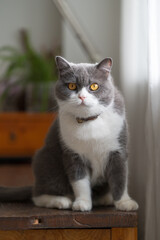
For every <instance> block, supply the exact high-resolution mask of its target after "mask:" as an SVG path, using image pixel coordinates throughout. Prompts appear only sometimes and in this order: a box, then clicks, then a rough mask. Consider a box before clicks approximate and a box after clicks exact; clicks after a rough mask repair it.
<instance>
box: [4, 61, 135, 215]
mask: <svg viewBox="0 0 160 240" xmlns="http://www.w3.org/2000/svg"><path fill="white" fill-rule="evenodd" d="M56 63H57V67H58V70H59V80H58V81H57V84H56V87H55V95H56V99H57V103H58V106H59V114H58V118H57V120H56V121H55V122H54V123H53V125H52V126H51V128H50V130H49V133H48V136H47V138H46V142H45V145H44V147H43V148H41V149H40V150H39V151H38V152H37V153H36V154H35V156H34V161H33V170H34V174H35V185H34V187H24V188H15V189H11V188H7V189H6V188H3V187H1V188H0V200H1V201H2V200H3V201H4V200H11V201H13V200H25V199H27V198H32V200H33V202H34V204H35V205H36V206H39V207H47V208H59V209H69V208H72V209H73V210H78V211H89V210H91V209H92V206H93V205H94V204H95V205H111V204H114V205H115V207H116V208H117V209H119V210H126V211H130V210H136V209H137V208H138V204H137V203H136V202H135V201H134V200H132V199H131V198H130V196H129V195H128V190H127V179H128V177H127V175H128V167H127V158H128V153H127V152H128V149H127V148H128V147H127V142H128V140H127V138H128V132H127V122H126V116H125V107H124V102H123V98H122V96H121V94H120V93H119V91H118V90H117V89H116V87H115V86H114V84H113V80H112V76H111V74H110V72H111V67H112V59H110V58H106V59H104V60H102V61H101V62H100V63H98V64H97V63H96V64H82V63H80V64H74V63H70V62H68V61H66V60H65V59H64V58H62V57H56Z"/></svg>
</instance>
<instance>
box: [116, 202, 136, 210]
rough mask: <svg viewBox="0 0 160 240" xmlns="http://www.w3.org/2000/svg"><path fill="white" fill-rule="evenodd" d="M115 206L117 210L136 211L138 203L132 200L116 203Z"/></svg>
mask: <svg viewBox="0 0 160 240" xmlns="http://www.w3.org/2000/svg"><path fill="white" fill-rule="evenodd" d="M115 206H116V209H117V210H122V211H135V210H137V209H138V203H136V201H134V200H132V199H128V200H120V201H117V202H115Z"/></svg>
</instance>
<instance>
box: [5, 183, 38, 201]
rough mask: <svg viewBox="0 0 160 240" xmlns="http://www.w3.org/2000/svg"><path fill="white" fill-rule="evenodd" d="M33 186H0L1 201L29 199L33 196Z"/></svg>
mask: <svg viewBox="0 0 160 240" xmlns="http://www.w3.org/2000/svg"><path fill="white" fill-rule="evenodd" d="M32 188H33V187H32V186H26V187H0V202H15V201H20V202H21V201H22V202H23V201H27V200H30V199H31V198H32Z"/></svg>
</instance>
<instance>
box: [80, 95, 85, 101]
mask: <svg viewBox="0 0 160 240" xmlns="http://www.w3.org/2000/svg"><path fill="white" fill-rule="evenodd" d="M78 97H79V98H80V99H81V100H82V101H84V99H85V98H86V97H85V96H78Z"/></svg>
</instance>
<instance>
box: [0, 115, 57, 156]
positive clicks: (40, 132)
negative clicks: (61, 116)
mask: <svg viewBox="0 0 160 240" xmlns="http://www.w3.org/2000/svg"><path fill="white" fill-rule="evenodd" d="M55 117H56V114H24V113H17V114H15V113H5V114H0V157H27V156H32V155H33V154H34V152H35V151H36V150H37V149H39V148H40V147H41V146H42V145H43V143H44V139H45V136H46V133H47V131H48V129H49V127H50V125H51V123H52V122H53V121H54V119H55Z"/></svg>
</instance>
